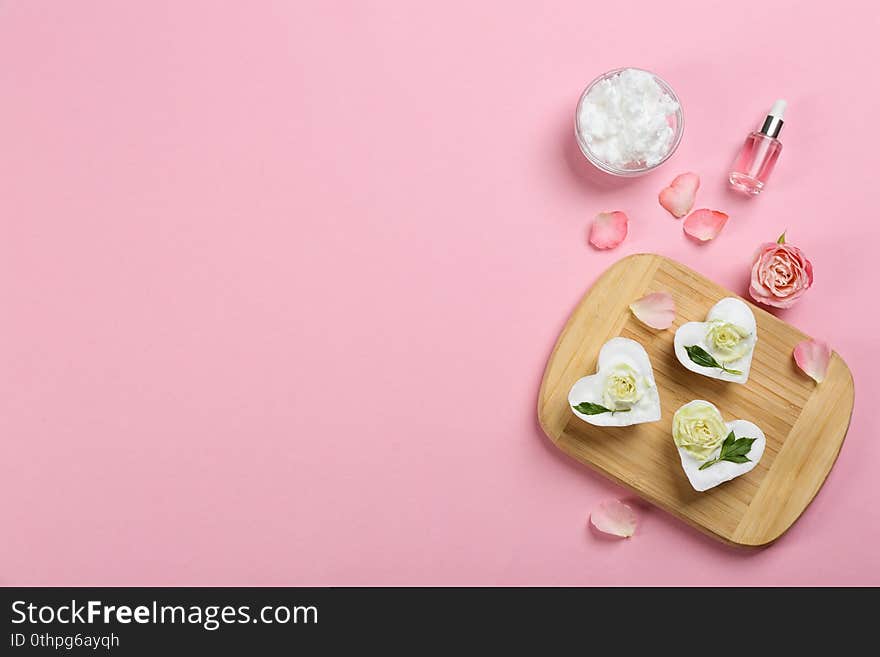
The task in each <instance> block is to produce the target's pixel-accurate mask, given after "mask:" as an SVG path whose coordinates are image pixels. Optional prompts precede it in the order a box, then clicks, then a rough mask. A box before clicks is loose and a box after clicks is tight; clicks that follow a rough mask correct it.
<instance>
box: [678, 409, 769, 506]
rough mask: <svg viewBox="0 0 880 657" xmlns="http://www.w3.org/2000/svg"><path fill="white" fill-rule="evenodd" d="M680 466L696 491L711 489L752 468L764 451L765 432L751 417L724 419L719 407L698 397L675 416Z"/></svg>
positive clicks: (765, 442) (765, 443)
mask: <svg viewBox="0 0 880 657" xmlns="http://www.w3.org/2000/svg"><path fill="white" fill-rule="evenodd" d="M672 439H673V441H674V442H675V446H676V447H677V448H678V454H679V456H680V457H681V467H682V468H683V469H684V473H685V475H687V478H688V481H690V482H691V486H693V487H694V490H696V491H700V492H702V491H704V490H709V489H710V488H714V487H715V486H717V485H718V484H723V483H724V482H725V481H730V480H731V479H735V478H736V477H741V476H742V475H744V474H745V473H747V472H749V471H750V470H752V469H753V468H754V467H755V466H756V465H758V462H759V461H760V460H761V457H762V456H763V455H764V447H765V446H766V445H767V439H766V438H765V437H764V432H763V431H761V429H760V428H759V427H758V426H757V425H756V424H753V423H752V422H749V421H748V420H732V421H730V422H725V421H724V419H723V418H722V417H721V412H720V411H719V410H718V408H717V407H716V406H715V405H714V404H711V403H709V402H707V401H703V400H702V399H695V400H694V401H692V402H688V403H687V404H685V405H684V406H682V407H681V408H679V409H678V410H677V411H676V412H675V415H674V416H673V418H672Z"/></svg>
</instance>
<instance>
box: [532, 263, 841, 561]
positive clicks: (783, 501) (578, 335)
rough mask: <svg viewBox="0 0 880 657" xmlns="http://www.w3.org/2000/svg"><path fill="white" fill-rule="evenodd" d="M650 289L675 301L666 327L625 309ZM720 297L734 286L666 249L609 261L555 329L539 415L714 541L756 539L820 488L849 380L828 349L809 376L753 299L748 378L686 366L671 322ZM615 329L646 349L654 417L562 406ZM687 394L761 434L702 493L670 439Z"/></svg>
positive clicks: (565, 444)
mask: <svg viewBox="0 0 880 657" xmlns="http://www.w3.org/2000/svg"><path fill="white" fill-rule="evenodd" d="M659 291H666V292H669V293H670V294H671V295H672V297H673V298H674V299H675V304H676V319H675V324H674V325H673V327H672V328H671V329H668V330H666V331H657V330H654V329H651V328H648V327H646V326H644V325H642V324H641V323H640V322H639V321H638V320H636V319H635V317H633V316H632V313H631V312H630V311H629V304H630V303H631V302H632V301H634V300H636V299H638V298H639V297H642V296H644V295H645V294H649V293H651V292H659ZM727 296H738V295H736V294H734V293H732V292H729V291H728V290H725V289H724V288H722V287H721V286H719V285H716V284H715V283H713V282H712V281H710V280H708V279H707V278H705V277H704V276H701V275H700V274H698V273H696V272H695V271H693V270H691V269H689V268H687V267H685V266H684V265H682V264H680V263H677V262H675V261H674V260H670V259H669V258H664V257H662V256H659V255H652V254H640V255H633V256H629V257H627V258H624V259H622V260H620V261H619V262H617V263H616V264H614V265H613V266H612V267H611V268H609V269H608V270H607V271H606V272H605V273H604V274H603V275H602V276H601V278H600V279H599V280H598V281H597V282H596V284H595V285H594V286H593V287H592V288H591V289H590V290H589V292H587V294H586V296H584V298H583V299H582V300H581V302H580V304H579V305H578V306H577V308H575V310H574V312H573V313H572V315H571V317H570V318H569V320H568V323H567V324H566V325H565V328H564V329H563V331H562V335H560V336H559V340H558V341H557V343H556V347H555V348H554V349H553V353H552V355H551V356H550V360H549V362H548V363H547V368H546V370H545V372H544V380H543V381H542V383H541V391H540V393H539V396H538V419H539V421H540V423H541V427H542V428H543V429H544V432H545V433H546V434H547V436H548V437H549V438H550V439H551V440H552V441H553V443H554V444H555V445H556V446H557V447H558V448H559V449H561V450H562V451H563V452H565V453H566V454H568V455H569V456H572V457H574V458H575V459H577V460H578V461H580V462H582V463H585V464H586V465H588V466H590V467H591V468H593V469H595V470H597V471H598V472H600V473H602V474H604V475H606V476H607V477H610V478H611V479H612V480H614V481H616V482H618V483H620V484H622V485H624V486H627V487H629V488H631V489H632V490H633V491H635V492H636V493H638V494H639V495H640V496H641V497H643V498H645V499H646V500H648V501H649V502H652V503H653V504H656V505H657V506H659V507H661V508H663V509H665V510H667V511H669V512H670V513H672V514H673V515H675V516H677V517H679V518H681V519H682V520H684V521H685V522H687V523H689V524H690V525H693V526H694V527H696V528H698V529H700V530H702V531H704V532H706V533H708V534H710V535H711V536H714V537H716V538H719V539H721V540H723V541H726V542H729V543H733V544H737V545H745V546H762V545H767V544H769V543H771V542H772V541H774V540H776V539H777V538H778V537H779V536H781V535H782V534H783V533H784V532H785V531H786V530H787V529H788V528H789V527H791V525H792V524H793V523H794V521H795V520H797V519H798V517H799V516H800V515H801V513H802V512H803V511H804V509H806V507H807V505H808V504H809V503H810V502H811V501H812V499H813V497H814V496H815V495H816V493H817V492H818V491H819V489H820V488H821V487H822V484H823V482H824V481H825V477H826V476H827V475H828V472H829V471H830V470H831V467H832V466H833V465H834V461H835V460H836V459H837V454H838V453H839V451H840V447H841V445H842V444H843V439H844V437H845V436H846V431H847V428H848V427H849V420H850V415H851V414H852V407H853V398H854V388H853V380H852V375H851V374H850V371H849V368H848V367H847V365H846V363H845V362H844V361H843V359H841V358H840V356H839V355H838V354H837V353H834V354H833V355H832V358H831V364H830V366H829V368H828V376H827V378H826V379H825V381H824V382H823V383H822V384H821V385H817V384H815V383H814V382H813V380H812V379H810V378H808V377H807V376H806V375H804V374H803V373H802V372H801V371H800V370H799V369H797V366H796V365H795V363H794V359H793V358H792V350H793V349H794V346H795V345H796V344H797V343H798V342H800V341H801V340H803V339H805V338H806V337H807V336H805V335H804V334H803V333H801V332H800V331H798V330H797V329H796V328H794V327H792V326H790V325H788V324H786V323H785V322H783V321H782V320H780V319H778V318H776V317H774V316H773V315H771V314H770V313H768V312H766V311H764V310H762V309H760V308H758V307H757V306H754V305H752V304H749V306H750V307H751V308H752V311H753V312H754V313H755V318H756V319H757V322H758V343H757V346H756V348H755V353H754V357H753V360H752V369H751V374H750V375H749V380H748V383H746V384H745V385H738V384H734V383H726V382H723V381H718V380H716V379H710V378H708V377H705V376H701V375H699V374H696V373H694V372H690V371H688V370H686V369H685V368H684V367H683V366H682V365H681V364H680V363H679V362H678V360H677V359H676V357H675V353H674V352H673V347H672V340H673V336H674V333H675V329H676V328H678V327H679V326H680V325H682V324H684V323H685V322H690V321H705V318H706V313H707V312H708V311H709V309H710V308H711V307H712V306H713V305H714V304H715V303H716V302H717V301H718V300H719V299H722V298H724V297H727ZM615 336H623V337H626V338H632V339H633V340H636V341H638V342H639V343H641V344H642V346H644V348H645V350H646V351H647V352H648V355H649V356H650V358H651V364H652V366H653V368H654V376H655V379H656V381H657V387H658V389H659V391H660V403H661V405H662V412H663V414H662V417H661V419H660V421H659V422H653V423H647V424H640V425H635V426H631V427H596V426H593V425H590V424H587V423H586V422H583V421H582V420H580V419H579V418H577V417H575V415H574V414H573V413H572V411H571V408H570V407H569V405H568V391H569V389H570V388H571V386H572V385H573V384H574V382H575V381H576V380H577V379H579V378H580V377H582V376H586V375H588V374H593V373H595V371H596V361H597V359H598V354H599V349H600V348H601V347H602V345H603V344H604V343H605V342H606V341H607V340H609V339H610V338H613V337H615ZM692 399H705V400H707V401H710V402H712V403H714V404H715V405H716V406H718V408H719V409H720V410H721V414H722V415H723V416H724V419H725V421H729V420H733V419H736V418H740V419H744V420H750V421H752V422H754V423H755V424H757V425H758V426H759V427H761V429H763V431H764V433H765V434H766V436H767V447H766V450H765V452H764V456H763V458H762V459H761V462H760V463H759V464H758V465H757V466H756V467H755V468H754V469H753V470H752V471H751V472H749V473H747V474H745V475H742V476H741V477H738V478H736V479H734V480H732V481H730V482H727V483H724V484H721V485H720V486H718V487H716V488H713V489H710V490H708V491H706V492H704V493H698V492H696V491H694V490H693V489H692V488H691V486H690V484H689V483H688V480H687V477H686V476H685V474H684V471H683V470H682V468H681V462H680V460H679V456H678V452H677V451H676V449H675V445H674V444H673V442H672V434H671V428H672V415H673V414H674V413H675V411H676V410H677V409H678V408H679V407H680V406H681V405H682V404H684V403H686V402H688V401H690V400H692Z"/></svg>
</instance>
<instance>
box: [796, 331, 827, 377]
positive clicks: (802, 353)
mask: <svg viewBox="0 0 880 657" xmlns="http://www.w3.org/2000/svg"><path fill="white" fill-rule="evenodd" d="M830 360H831V349H830V348H829V347H828V345H827V344H825V343H824V342H821V341H820V340H804V341H803V342H799V343H798V344H797V346H796V347H795V348H794V362H796V363H797V366H798V367H800V368H801V369H802V370H803V371H804V374H806V375H807V376H809V377H810V378H812V379H813V380H814V381H815V382H816V383H822V381H824V380H825V374H826V373H827V372H828V363H829V361H830Z"/></svg>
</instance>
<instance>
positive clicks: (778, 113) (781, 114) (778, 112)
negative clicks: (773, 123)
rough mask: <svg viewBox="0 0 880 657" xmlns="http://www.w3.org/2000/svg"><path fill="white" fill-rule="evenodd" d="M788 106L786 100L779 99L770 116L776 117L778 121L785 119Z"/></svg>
mask: <svg viewBox="0 0 880 657" xmlns="http://www.w3.org/2000/svg"><path fill="white" fill-rule="evenodd" d="M787 106H788V103H786V102H785V101H784V100H782V99H779V100H777V101H776V102H775V103H773V108H772V109H771V110H770V116H775V117H776V118H777V119H783V118H785V108H786V107H787Z"/></svg>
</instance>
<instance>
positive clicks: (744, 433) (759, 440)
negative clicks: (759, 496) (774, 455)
mask: <svg viewBox="0 0 880 657" xmlns="http://www.w3.org/2000/svg"><path fill="white" fill-rule="evenodd" d="M698 404H700V405H706V406H711V407H712V408H713V409H715V411H716V412H718V414H719V417H720V415H721V414H720V411H718V408H717V407H716V406H715V405H714V404H712V403H710V402H707V401H703V400H702V399H695V400H694V401H692V402H688V403H687V404H685V405H684V406H682V407H681V408H679V409H678V410H677V411H676V412H675V415H676V416H677V415H678V414H679V412H681V410H682V409H685V408H688V407H689V406H694V405H698ZM672 424H673V427H674V426H675V424H676V418H675V417H673V420H672ZM724 424H725V426H726V427H727V433H730V432H731V431H733V435H734V437H735V438H753V439H754V441H755V442H753V443H752V446H751V449H750V450H749V452H748V453H747V454H746V457H747V458H748V459H749V460H748V461H747V462H746V463H733V462H731V461H718V462H717V463H714V464H712V465H710V466H709V467H708V468H706V469H705V470H700V466H702V465H703V464H704V463H706V462H707V461H711V460H712V459H714V458H716V457H717V456H718V455H719V453H720V452H721V447H720V446H719V447H717V448H716V449H715V450H714V451H713V452H712V453H711V454H710V455H709V456H708V457H707V458H705V459H700V458H697V457H696V456H694V455H692V454H691V453H689V452H688V451H686V450H685V449H683V448H682V447H679V446H678V445H676V449H677V450H678V455H679V456H680V457H681V467H682V468H683V469H684V473H685V474H686V475H687V478H688V481H690V482H691V486H693V487H694V490H696V491H699V492H702V491H704V490H709V489H710V488H714V487H715V486H717V485H718V484H723V483H724V482H725V481H730V480H731V479H735V478H736V477H739V476H741V475H744V474H745V473H746V472H749V471H750V470H752V469H753V468H754V467H755V466H756V465H758V461H760V460H761V457H762V456H763V455H764V447H766V445H767V439H766V438H765V437H764V432H763V431H761V429H760V428H759V427H758V426H757V425H755V424H752V423H751V422H749V421H747V420H732V421H731V422H724Z"/></svg>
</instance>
